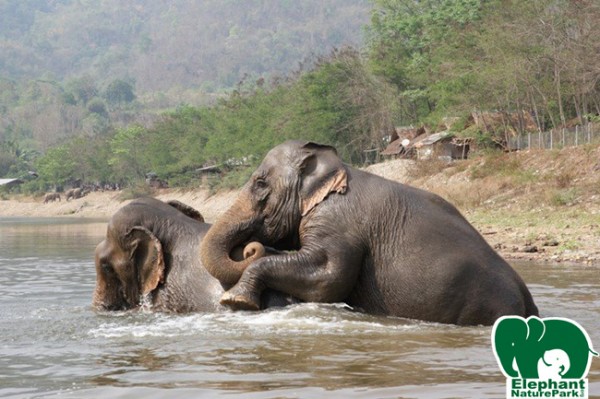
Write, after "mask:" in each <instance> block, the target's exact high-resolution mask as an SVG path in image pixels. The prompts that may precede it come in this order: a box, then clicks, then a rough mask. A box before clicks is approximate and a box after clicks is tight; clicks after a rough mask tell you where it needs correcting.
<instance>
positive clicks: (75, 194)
mask: <svg viewBox="0 0 600 399" xmlns="http://www.w3.org/2000/svg"><path fill="white" fill-rule="evenodd" d="M86 194H88V191H84V190H83V189H82V188H72V189H70V190H67V192H66V193H65V197H66V199H67V201H68V200H70V199H78V198H81V197H83V196H84V195H86Z"/></svg>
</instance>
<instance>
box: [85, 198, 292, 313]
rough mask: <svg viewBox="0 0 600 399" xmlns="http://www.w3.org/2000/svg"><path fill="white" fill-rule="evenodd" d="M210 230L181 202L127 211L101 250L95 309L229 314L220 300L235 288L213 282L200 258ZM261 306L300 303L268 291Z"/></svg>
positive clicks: (151, 202) (249, 252) (149, 202)
mask: <svg viewBox="0 0 600 399" xmlns="http://www.w3.org/2000/svg"><path fill="white" fill-rule="evenodd" d="M209 228H210V224H207V223H204V218H203V217H202V215H201V214H200V212H198V211H197V210H195V209H194V208H192V207H190V206H188V205H185V204H183V203H181V202H179V201H171V202H169V203H165V202H162V201H159V200H156V199H153V198H142V199H137V200H135V201H133V202H131V203H129V204H128V205H126V206H124V207H123V208H121V209H120V210H119V211H117V212H116V213H115V214H114V215H113V216H112V217H111V219H110V221H109V222H108V229H107V232H106V237H105V238H104V240H103V241H102V242H101V243H100V244H98V246H97V247H96V251H95V266H96V288H95V290H94V295H93V301H92V303H93V306H94V307H95V308H96V309H99V310H127V309H134V308H138V307H140V306H142V305H144V304H146V305H149V306H150V307H151V308H152V309H153V310H157V311H170V312H192V311H217V310H224V309H226V308H225V307H223V306H222V305H220V304H219V298H220V297H221V296H222V295H223V293H224V292H225V290H226V289H227V288H229V286H225V288H224V286H223V285H222V284H221V283H220V282H219V281H218V280H217V279H215V278H214V277H212V276H211V275H210V274H209V273H208V271H207V270H206V269H205V268H204V266H203V265H202V263H201V261H200V259H199V257H198V252H199V249H200V242H201V241H202V239H203V237H204V236H205V235H206V232H207V231H208V230H209ZM257 248H258V250H260V249H261V248H263V247H262V245H258V247H257ZM258 250H256V249H254V247H253V244H249V245H248V247H247V248H246V249H244V250H243V251H242V249H241V248H240V249H239V251H238V253H237V255H236V256H239V258H240V259H242V258H243V256H248V257H252V256H256V257H259V256H261V255H262V253H258V252H257V253H255V252H256V251H258ZM242 252H245V255H243V253H242ZM261 302H262V306H263V307H272V306H284V305H287V304H290V303H294V302H298V301H297V300H295V299H293V298H291V297H290V296H286V295H282V294H280V293H277V292H274V291H271V290H267V291H265V292H264V294H263V295H262V298H261Z"/></svg>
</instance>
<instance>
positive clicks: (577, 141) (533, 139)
mask: <svg viewBox="0 0 600 399" xmlns="http://www.w3.org/2000/svg"><path fill="white" fill-rule="evenodd" d="M599 137H600V126H598V125H594V124H592V123H588V124H586V125H581V126H580V125H578V126H575V127H574V128H568V129H567V128H563V129H553V130H550V131H547V132H538V133H525V134H521V135H518V136H515V137H511V138H509V139H508V143H507V147H508V149H509V150H529V149H553V148H563V147H573V146H578V145H583V144H589V143H591V142H592V141H594V140H596V139H598V138H599Z"/></svg>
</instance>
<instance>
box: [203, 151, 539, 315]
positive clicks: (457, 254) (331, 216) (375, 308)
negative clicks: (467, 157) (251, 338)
mask: <svg viewBox="0 0 600 399" xmlns="http://www.w3.org/2000/svg"><path fill="white" fill-rule="evenodd" d="M250 240H257V241H260V242H262V243H265V244H266V245H269V246H273V247H275V248H277V249H280V250H291V251H290V252H288V253H284V254H279V255H274V256H269V257H264V258H261V259H258V260H254V259H248V260H246V261H242V262H238V261H234V260H232V259H231V257H230V252H231V249H232V248H234V247H235V246H237V245H240V244H243V243H245V242H247V241H250ZM200 254H201V258H202V261H203V263H204V265H205V266H206V268H207V269H208V270H209V272H210V273H211V274H212V275H213V276H215V277H216V278H218V279H219V280H220V281H222V282H224V283H226V284H235V286H234V287H232V288H231V289H230V290H229V291H228V292H226V293H225V294H224V296H223V297H222V298H221V302H222V303H223V304H226V305H228V306H230V307H232V308H235V309H259V308H260V302H259V298H260V293H261V292H262V291H263V289H265V288H271V289H275V290H278V291H281V292H285V293H288V294H290V295H292V296H294V297H296V298H299V299H301V300H303V301H307V302H346V303H348V304H349V305H351V306H353V307H356V308H359V309H362V310H363V311H365V312H368V313H372V314H380V315H392V316H399V317H407V318H414V319H421V320H427V321H433V322H441V323H453V324H460V325H477V324H484V325H491V324H493V322H494V321H495V320H496V319H497V318H498V317H500V316H502V315H520V316H530V315H537V314H538V310H537V307H536V306H535V304H534V301H533V299H532V297H531V294H530V292H529V290H528V289H527V287H526V286H525V284H524V282H523V281H522V279H521V278H520V277H519V276H518V275H517V273H516V272H515V271H514V270H513V269H512V268H511V267H510V265H508V264H507V263H506V262H505V261H504V260H503V259H502V258H501V257H500V256H499V255H498V254H497V253H496V252H495V251H494V250H493V249H492V248H491V247H490V246H489V245H488V244H487V242H486V241H485V240H484V239H483V238H482V236H481V235H480V234H479V233H478V232H477V231H476V230H475V228H473V227H472V226H471V225H470V224H469V223H468V222H467V220H466V219H465V218H464V217H463V216H462V215H461V214H460V213H459V212H458V210H457V209H456V208H455V207H454V206H452V205H451V204H449V203H448V202H446V201H445V200H443V199H442V198H440V197H439V196H437V195H434V194H432V193H429V192H426V191H423V190H419V189H416V188H413V187H409V186H406V185H403V184H400V183H396V182H392V181H390V180H386V179H383V178H381V177H378V176H375V175H373V174H370V173H367V172H364V171H360V170H357V169H354V168H352V167H350V166H347V165H345V164H344V163H342V161H341V160H340V158H339V157H338V155H337V152H336V150H335V149H334V148H333V147H329V146H324V145H319V144H315V143H310V142H302V141H288V142H286V143H284V144H281V145H279V146H277V147H275V148H273V149H272V150H271V151H270V152H269V153H268V154H267V155H266V157H265V159H264V160H263V162H262V163H261V165H260V166H259V167H258V169H257V170H256V171H255V172H254V173H253V174H252V176H251V178H250V180H249V182H248V183H247V184H246V185H245V186H244V188H243V189H242V191H241V193H240V195H239V197H238V199H237V200H236V202H235V203H234V205H232V206H231V208H230V209H229V210H228V211H227V212H226V213H225V214H224V215H223V216H222V217H221V218H220V219H219V220H218V221H217V223H216V224H215V225H214V226H213V227H212V228H211V230H210V231H209V232H208V234H207V235H206V237H205V238H204V241H203V243H202V248H201V253H200Z"/></svg>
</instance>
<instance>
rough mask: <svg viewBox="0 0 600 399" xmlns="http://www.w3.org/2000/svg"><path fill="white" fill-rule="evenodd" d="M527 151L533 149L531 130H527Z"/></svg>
mask: <svg viewBox="0 0 600 399" xmlns="http://www.w3.org/2000/svg"><path fill="white" fill-rule="evenodd" d="M527 151H531V132H527Z"/></svg>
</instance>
